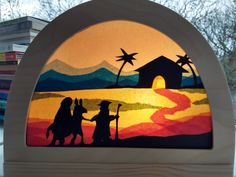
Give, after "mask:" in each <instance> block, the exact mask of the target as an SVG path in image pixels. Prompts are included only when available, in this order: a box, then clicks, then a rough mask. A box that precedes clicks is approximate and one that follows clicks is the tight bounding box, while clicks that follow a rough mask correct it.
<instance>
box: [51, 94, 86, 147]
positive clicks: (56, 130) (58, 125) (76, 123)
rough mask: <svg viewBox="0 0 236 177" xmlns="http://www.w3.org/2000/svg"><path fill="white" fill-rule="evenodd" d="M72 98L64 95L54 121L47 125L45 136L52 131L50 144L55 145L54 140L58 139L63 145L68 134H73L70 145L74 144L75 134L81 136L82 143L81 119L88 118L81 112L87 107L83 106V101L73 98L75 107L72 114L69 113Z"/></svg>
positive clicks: (84, 111)
mask: <svg viewBox="0 0 236 177" xmlns="http://www.w3.org/2000/svg"><path fill="white" fill-rule="evenodd" d="M72 102H73V100H72V98H70V97H66V98H64V99H63V100H62V102H61V106H60V108H59V109H58V111H57V113H56V116H55V118H54V122H53V123H52V124H51V125H49V127H48V128H47V132H46V138H48V137H49V132H50V131H52V133H53V139H52V142H51V143H50V146H55V145H56V141H57V140H59V143H60V145H61V146H62V145H64V142H65V138H66V137H67V136H69V135H71V134H72V135H73V138H72V139H71V143H70V144H71V145H74V143H75V140H76V137H77V134H79V135H80V136H81V144H83V132H82V127H81V124H82V120H88V119H86V118H84V117H83V113H87V109H85V108H84V107H83V101H82V99H80V101H79V102H78V100H77V99H75V102H74V103H75V107H74V111H73V116H72V115H71V108H70V107H71V104H72Z"/></svg>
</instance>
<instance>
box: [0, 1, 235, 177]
mask: <svg viewBox="0 0 236 177" xmlns="http://www.w3.org/2000/svg"><path fill="white" fill-rule="evenodd" d="M111 20H129V21H134V22H138V23H142V24H145V25H147V26H150V27H153V28H155V29H157V30H159V31H161V32H163V33H164V34H166V35H167V36H169V37H170V38H171V39H173V40H174V41H175V42H176V43H177V44H179V45H180V46H181V47H182V48H183V49H184V50H185V51H186V52H187V53H188V55H189V56H190V57H191V58H193V59H194V60H193V62H194V64H195V66H196V68H197V69H198V71H199V73H200V76H201V78H202V81H203V83H204V86H205V89H206V90H207V94H208V98H209V102H210V107H211V111H212V116H213V135H214V141H213V149H212V150H187V149H186V150H184V149H183V150H181V149H178V150H174V149H133V148H53V147H50V148H40V147H34V148H33V147H27V146H26V137H25V136H26V123H27V114H28V108H29V104H30V101H31V97H32V94H33V91H34V87H35V85H36V83H37V80H38V78H39V75H40V72H41V69H42V68H43V67H44V65H45V64H46V62H47V59H48V58H49V57H50V55H51V54H52V53H53V52H54V51H55V50H56V49H57V48H58V47H59V46H60V45H61V44H62V43H63V42H64V41H65V40H66V39H68V38H69V37H71V36H72V35H74V34H75V33H77V32H79V31H81V30H84V29H86V28H88V27H89V26H91V25H94V24H98V23H101V22H105V21H111ZM4 141H5V142H4V143H5V145H4V161H5V170H4V171H5V176H7V177H10V176H11V177H12V176H15V177H17V176H24V177H26V176H32V175H33V176H47V173H50V174H51V176H53V175H55V176H60V175H64V176H70V175H71V176H73V174H74V175H75V176H76V173H79V174H81V176H93V174H97V173H98V172H99V175H98V176H115V171H116V170H118V171H119V170H120V171H119V173H120V174H122V175H123V176H124V175H126V176H128V175H129V174H130V175H131V174H136V176H146V175H149V176H150V175H151V174H153V176H157V175H160V176H162V175H161V174H166V175H169V176H171V174H172V172H174V173H176V174H181V175H182V176H186V177H187V176H188V177H189V176H192V177H194V176H198V175H199V176H204V174H206V173H207V174H209V175H208V176H224V177H227V176H231V175H232V170H233V168H232V164H233V158H234V124H233V108H232V103H231V98H230V94H229V88H228V86H227V82H226V79H225V76H224V74H223V72H222V69H221V67H220V64H219V62H218V60H217V58H216V56H215V54H214V52H213V50H212V49H211V48H210V46H209V44H208V43H207V42H206V40H205V39H204V38H203V36H202V35H201V34H200V33H199V32H198V31H197V30H196V29H195V28H194V27H193V26H192V25H191V24H190V23H188V22H187V21H186V20H184V19H183V18H182V17H180V16H179V15H177V14H176V13H174V12H172V11H170V10H169V9H167V8H165V7H163V6H161V5H158V4H155V3H152V2H149V1H147V0H103V1H95V0H94V1H91V2H88V3H85V4H82V5H79V6H77V7H75V8H73V9H71V10H69V11H67V12H66V13H64V14H62V15H61V16H59V17H58V18H56V19H55V20H54V21H53V22H51V23H50V24H49V25H48V26H47V27H46V28H45V29H44V30H43V31H42V32H41V33H40V34H39V35H38V36H37V37H36V39H35V40H34V41H33V43H32V44H31V45H30V47H29V48H28V50H27V52H26V54H25V55H24V58H23V59H22V62H21V63H20V66H19V68H18V70H17V72H16V77H15V80H14V82H13V85H12V88H11V92H10V95H9V99H8V105H7V111H6V119H5V130H4ZM70 163H71V164H70ZM163 164H165V165H163ZM107 165H108V166H107ZM195 168H196V169H198V170H199V171H197V172H196V173H194V171H196V169H195ZM66 169H73V170H74V171H73V170H72V171H73V172H71V171H70V170H69V171H66ZM102 169H106V170H105V171H103V170H102ZM107 169H109V170H107ZM112 169H113V170H114V171H113V170H112ZM165 169H168V170H169V171H168V170H167V171H165ZM185 169H186V170H185ZM100 170H101V171H100ZM163 170H164V171H163ZM65 171H66V172H65ZM191 172H192V173H191ZM56 174H57V175H56ZM190 174H191V175H190ZM211 174H214V175H211ZM77 175H78V174H77ZM131 176H132V175H131Z"/></svg>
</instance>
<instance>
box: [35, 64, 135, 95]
mask: <svg viewBox="0 0 236 177" xmlns="http://www.w3.org/2000/svg"><path fill="white" fill-rule="evenodd" d="M116 77H117V76H116V75H115V74H114V73H112V72H111V71H109V70H108V69H106V68H100V69H98V70H96V71H94V72H92V73H88V74H84V75H73V76H72V75H66V74H62V73H58V72H56V71H54V70H49V71H47V72H46V73H44V74H42V75H41V76H40V78H39V81H38V83H37V85H36V88H35V91H38V92H44V91H67V90H81V89H101V88H107V87H109V86H111V85H114V83H115V80H116ZM137 82H138V75H137V74H136V75H130V76H121V77H120V82H119V85H120V86H131V87H132V86H135V85H136V84H137Z"/></svg>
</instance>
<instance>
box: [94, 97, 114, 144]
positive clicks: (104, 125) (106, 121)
mask: <svg viewBox="0 0 236 177" xmlns="http://www.w3.org/2000/svg"><path fill="white" fill-rule="evenodd" d="M110 104H111V102H110V101H106V100H103V101H102V102H101V103H100V104H98V105H99V106H100V112H99V113H98V114H97V115H95V116H94V117H93V118H92V119H91V120H90V121H91V122H94V121H96V128H95V130H94V133H93V140H94V142H93V143H94V144H106V143H107V142H109V141H110V140H111V139H110V136H111V132H110V122H111V121H112V120H115V119H116V118H118V116H117V115H110V114H109V105H110Z"/></svg>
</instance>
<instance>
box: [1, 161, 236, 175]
mask: <svg viewBox="0 0 236 177" xmlns="http://www.w3.org/2000/svg"><path fill="white" fill-rule="evenodd" d="M231 169H232V165H223V164H222V165H187V164H182V165H178V164H169V165H135V164H101V163H99V164H70V163H62V164H59V163H54V164H53V163H19V162H18V163H6V164H5V173H6V175H5V177H13V176H14V177H15V176H17V177H32V176H33V177H134V176H138V177H232V171H231Z"/></svg>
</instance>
